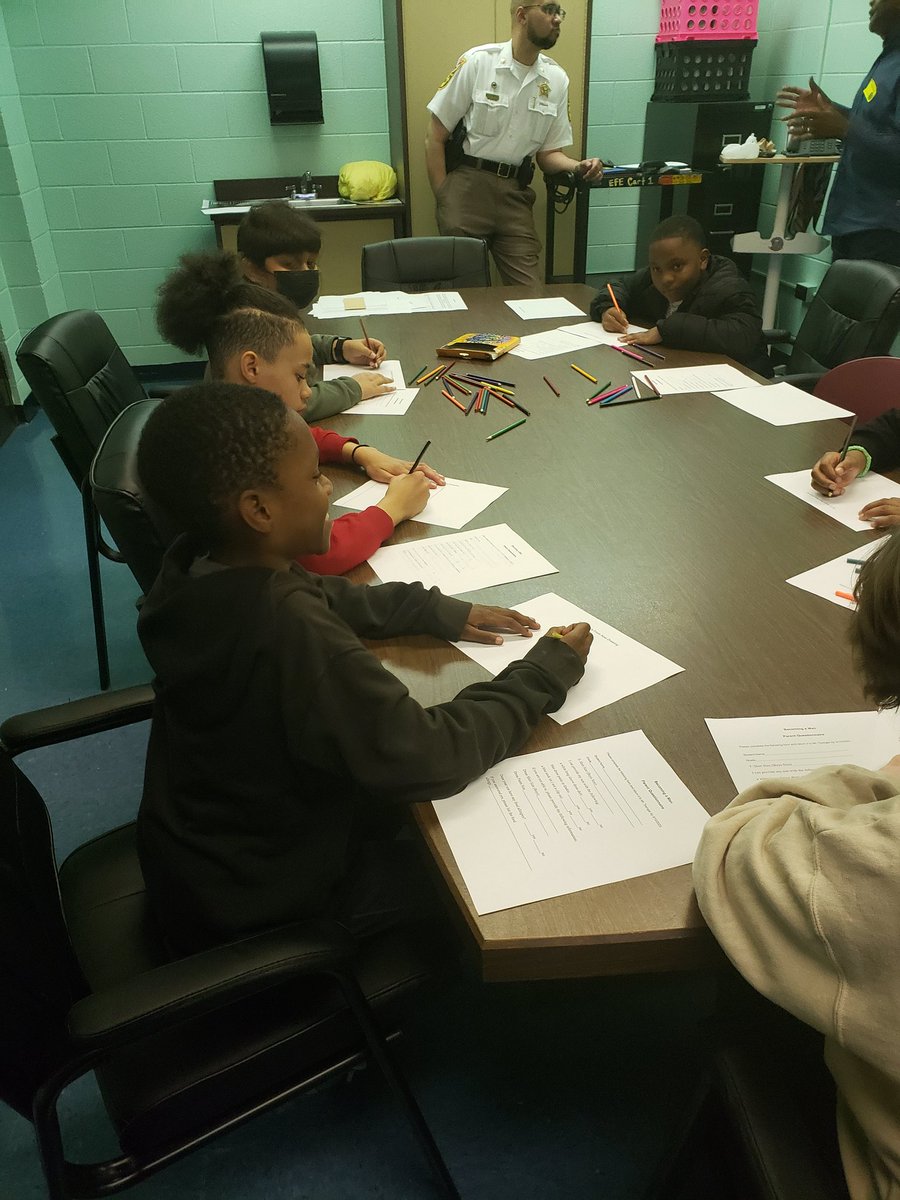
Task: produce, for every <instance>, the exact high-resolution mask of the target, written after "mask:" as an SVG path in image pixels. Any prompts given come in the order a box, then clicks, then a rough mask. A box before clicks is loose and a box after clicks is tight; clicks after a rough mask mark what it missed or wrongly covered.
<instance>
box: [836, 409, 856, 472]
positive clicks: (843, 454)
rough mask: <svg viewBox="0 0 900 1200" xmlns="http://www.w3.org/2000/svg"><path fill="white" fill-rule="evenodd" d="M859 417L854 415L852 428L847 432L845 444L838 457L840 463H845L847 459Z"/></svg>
mask: <svg viewBox="0 0 900 1200" xmlns="http://www.w3.org/2000/svg"><path fill="white" fill-rule="evenodd" d="M857 419H858V418H857V416H856V414H854V416H853V420H852V421H851V422H850V428H849V429H848V430H847V436H846V437H845V438H844V444H843V446H841V453H840V455H839V456H838V462H843V461H844V459H845V458H846V457H847V450H848V448H849V446H850V439H851V438H852V437H853V432H854V430H855V429H856V422H857Z"/></svg>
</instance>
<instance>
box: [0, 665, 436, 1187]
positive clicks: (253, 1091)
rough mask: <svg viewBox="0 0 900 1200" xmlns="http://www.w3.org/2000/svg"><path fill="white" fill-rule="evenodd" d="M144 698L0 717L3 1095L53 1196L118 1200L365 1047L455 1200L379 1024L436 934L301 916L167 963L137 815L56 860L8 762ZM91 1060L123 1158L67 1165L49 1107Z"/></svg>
mask: <svg viewBox="0 0 900 1200" xmlns="http://www.w3.org/2000/svg"><path fill="white" fill-rule="evenodd" d="M151 709H152V693H151V692H150V689H149V688H146V687H143V688H130V689H127V690H125V691H120V692H112V693H106V694H104V695H101V696H96V697H90V698H88V699H86V700H78V701H74V702H72V703H69V704H64V705H60V706H58V707H55V708H49V709H45V710H43V711H40V712H35V713H28V714H25V715H23V716H19V717H13V718H10V719H9V720H7V721H6V722H4V724H3V725H2V726H0V968H2V969H0V1099H2V1100H3V1101H4V1102H5V1103H6V1104H8V1105H9V1106H11V1107H12V1108H14V1109H15V1110H16V1111H17V1112H19V1113H20V1114H21V1115H22V1116H24V1117H26V1118H27V1119H28V1120H31V1121H32V1122H33V1124H34V1129H35V1134H36V1137H37V1143H38V1148H39V1152H40V1155H41V1163H42V1167H43V1171H44V1176H45V1179H46V1183H47V1191H48V1195H49V1197H50V1200H72V1198H75V1197H78V1198H84V1197H99V1196H101V1195H102V1196H107V1195H112V1194H115V1193H117V1192H119V1191H121V1190H123V1189H124V1188H126V1187H128V1186H130V1185H131V1184H134V1183H137V1182H138V1181H140V1180H142V1179H145V1178H146V1177H147V1176H149V1175H150V1174H152V1173H153V1172H155V1171H156V1170H158V1169H159V1168H161V1167H163V1166H166V1165H167V1164H168V1163H170V1162H172V1161H174V1160H175V1159H177V1158H179V1157H181V1156H182V1155H184V1154H186V1153H187V1152H188V1151H190V1150H192V1149H193V1148H194V1147H196V1146H200V1145H203V1144H205V1143H206V1142H208V1141H209V1140H210V1139H211V1138H213V1137H214V1136H216V1135H217V1134H219V1133H222V1132H225V1131H226V1130H228V1129H231V1128H234V1127H235V1126H236V1125H238V1124H241V1123H243V1122H244V1121H245V1120H247V1119H249V1118H250V1117H251V1116H253V1115H255V1114H256V1113H260V1112H265V1111H267V1110H269V1109H270V1108H272V1107H274V1106H275V1105H276V1104H278V1103H280V1102H281V1101H283V1100H286V1099H288V1098H290V1097H292V1096H294V1095H297V1094H298V1093H300V1092H302V1091H304V1090H308V1089H310V1088H312V1087H314V1086H318V1085H321V1084H322V1083H323V1082H325V1081H327V1080H329V1079H331V1078H337V1077H339V1076H341V1075H343V1074H344V1073H346V1072H347V1071H348V1070H349V1069H351V1068H352V1067H353V1066H355V1065H358V1064H359V1063H360V1062H362V1061H363V1060H365V1059H366V1058H367V1057H369V1058H371V1059H372V1060H373V1061H374V1062H375V1063H376V1064H377V1066H378V1068H379V1069H380V1071H381V1072H382V1074H383V1075H384V1077H385V1079H386V1080H387V1082H388V1083H389V1085H390V1088H391V1090H392V1091H393V1093H394V1095H395V1097H396V1098H397V1099H398V1100H399V1101H400V1102H401V1105H402V1106H403V1107H404V1108H405V1111H406V1115H407V1117H408V1118H409V1120H410V1122H411V1124H412V1126H413V1129H414V1131H415V1134H416V1136H417V1138H418V1140H419V1143H420V1145H421V1147H422V1149H423V1150H424V1152H425V1155H426V1156H427V1158H428V1161H429V1164H430V1166H431V1168H432V1171H433V1173H434V1177H435V1180H436V1182H437V1184H438V1185H439V1191H440V1194H441V1195H443V1196H446V1197H451V1198H456V1200H458V1192H457V1191H456V1188H455V1186H454V1184H453V1181H452V1179H451V1177H450V1175H449V1173H448V1171H447V1168H446V1166H445V1164H444V1162H443V1160H442V1158H441V1156H440V1153H439V1151H438V1149H437V1147H436V1145H435V1143H434V1140H433V1139H432V1137H431V1134H430V1131H429V1130H428V1127H427V1125H426V1124H425V1121H424V1119H423V1117H422V1114H421V1112H420V1111H419V1109H418V1107H417V1105H416V1102H415V1100H414V1098H413V1096H412V1094H411V1092H410V1091H409V1088H408V1086H407V1084H406V1082H405V1081H404V1079H403V1077H402V1075H401V1074H400V1073H399V1071H398V1069H397V1067H396V1065H395V1063H394V1061H393V1056H392V1054H391V1052H390V1050H389V1048H388V1046H387V1045H386V1041H387V1040H389V1039H386V1038H385V1036H384V1034H383V1032H382V1029H390V1028H393V1026H392V1025H389V1024H388V1022H389V1021H391V1020H392V1014H394V1015H395V1014H396V1009H397V1008H398V1005H399V1002H400V1001H401V999H402V998H403V997H405V996H407V995H408V994H409V993H410V992H411V990H412V989H414V988H415V987H416V986H417V985H419V984H420V983H421V982H422V981H423V980H424V979H425V978H426V977H427V976H428V975H429V974H431V973H432V972H433V970H434V968H435V966H436V965H439V963H440V959H439V957H438V956H439V953H440V951H439V950H436V948H435V944H434V934H433V931H425V930H422V931H421V932H418V933H417V932H415V931H413V930H404V931H402V932H399V931H398V932H392V933H386V934H383V935H381V936H379V937H376V938H373V939H372V940H371V941H370V942H367V943H365V944H364V945H361V946H357V944H356V943H355V942H354V940H353V938H351V937H350V936H349V935H348V934H347V932H346V931H345V930H344V929H343V928H342V927H341V926H339V925H337V924H334V923H329V922H303V923H300V924H295V925H289V926H284V927H282V928H279V929H273V930H271V931H269V932H266V933H260V934H258V935H256V936H254V937H247V938H243V939H242V940H240V941H237V942H234V943H231V944H229V945H225V946H221V947H218V948H215V949H212V950H208V951H205V952H203V953H199V954H194V955H192V956H190V957H188V958H179V959H172V957H171V955H170V954H169V952H168V951H167V949H166V947H165V945H164V944H163V941H162V939H161V937H160V935H159V933H158V931H157V929H156V926H155V925H154V922H153V919H152V916H151V914H150V912H149V909H148V903H147V897H146V894H145V891H144V881H143V877H142V875H141V870H140V865H139V862H138V857H137V851H136V847H135V827H134V825H133V824H129V825H124V826H122V827H120V828H118V829H113V830H111V831H110V832H108V833H106V834H103V835H102V836H100V837H98V838H95V839H94V840H93V841H90V842H88V843H86V844H85V845H83V846H80V847H79V848H78V849H77V850H75V851H74V852H73V853H72V854H70V855H69V857H68V858H67V859H66V860H65V861H64V862H63V863H62V865H61V866H60V867H59V869H58V870H57V866H56V862H55V857H54V851H53V834H52V829H51V825H50V819H49V816H48V813H47V809H46V807H45V805H44V803H43V801H42V799H41V797H40V796H39V795H38V793H37V791H36V790H35V788H34V787H33V786H32V785H31V783H30V782H29V781H28V780H27V779H26V777H25V776H24V775H23V774H22V773H21V771H20V770H19V769H18V767H17V766H16V765H15V763H14V762H13V757H14V756H15V755H16V754H19V753H22V752H24V751H27V750H34V749H36V748H40V747H42V746H47V745H52V744H56V743H62V742H67V741H69V740H72V739H74V738H79V737H82V736H85V735H88V734H93V733H98V732H101V731H104V730H108V729H115V728H119V727H122V726H125V725H129V724H132V723H134V722H136V721H143V720H146V719H147V718H148V717H149V716H150V713H151ZM370 1006H371V1007H370ZM372 1007H377V1008H378V1010H379V1022H378V1024H376V1021H375V1019H374V1017H373V1014H372V1011H371V1008H372ZM379 1026H380V1027H381V1028H379ZM92 1071H93V1072H95V1074H96V1078H97V1081H98V1083H99V1086H100V1091H101V1094H102V1096H103V1100H104V1103H105V1106H106V1110H107V1113H108V1115H109V1117H110V1120H111V1122H112V1125H113V1128H114V1130H115V1132H116V1135H117V1138H118V1141H119V1146H120V1151H121V1152H120V1154H119V1155H118V1156H117V1157H116V1158H114V1159H111V1160H109V1161H106V1162H103V1163H72V1162H68V1161H67V1160H66V1158H65V1154H64V1149H63V1144H62V1139H61V1136H60V1128H59V1123H58V1117H57V1102H58V1100H59V1097H60V1094H61V1093H62V1091H63V1089H64V1088H65V1087H66V1086H67V1085H68V1084H69V1083H71V1082H72V1081H73V1080H75V1079H77V1078H79V1077H80V1076H82V1075H85V1074H87V1073H89V1072H92ZM297 1117H298V1120H299V1121H302V1112H300V1111H298V1114H297ZM423 1194H424V1192H423Z"/></svg>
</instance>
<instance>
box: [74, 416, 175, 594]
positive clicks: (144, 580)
mask: <svg viewBox="0 0 900 1200" xmlns="http://www.w3.org/2000/svg"><path fill="white" fill-rule="evenodd" d="M160 403H161V401H159V400H137V401H136V402H135V403H134V404H130V405H129V406H128V408H126V409H125V410H124V411H123V412H121V413H120V414H119V415H118V417H116V419H115V420H114V421H113V423H112V424H111V425H110V427H109V429H108V430H107V431H106V434H105V436H104V438H103V441H102V442H101V443H100V445H99V447H98V448H97V453H96V454H95V455H94V461H93V462H92V463H91V469H90V485H91V492H92V495H93V497H94V507H95V508H96V510H97V512H98V513H99V514H100V516H101V517H102V518H103V521H104V522H105V524H106V528H107V529H108V530H109V532H110V534H111V536H112V539H113V541H114V542H115V543H116V546H117V547H118V549H119V553H120V554H121V555H122V557H123V558H124V559H125V561H126V562H127V563H128V566H129V567H130V568H131V571H132V574H133V575H134V577H135V579H136V580H137V581H138V583H139V584H140V586H141V588H142V590H143V591H144V592H148V591H149V590H150V588H151V587H152V586H153V582H154V580H155V579H156V576H157V575H158V574H159V568H160V564H161V563H162V557H163V554H165V552H166V550H167V548H168V547H169V545H170V544H171V543H172V542H173V541H174V540H175V538H176V537H177V536H178V534H179V533H180V532H181V531H180V530H178V529H176V528H174V526H173V525H172V523H171V522H170V521H169V520H168V519H167V518H166V517H165V515H164V514H163V513H162V512H161V511H160V510H159V508H158V507H157V506H156V505H154V504H153V502H152V500H151V499H150V497H149V496H148V495H147V494H146V492H145V491H144V488H143V485H142V484H141V480H140V476H139V475H138V471H137V448H138V442H139V441H140V437H141V432H142V431H143V428H144V426H145V425H146V424H147V421H148V420H149V418H150V415H151V413H152V412H153V411H154V410H155V409H156V407H157V405H158V404H160Z"/></svg>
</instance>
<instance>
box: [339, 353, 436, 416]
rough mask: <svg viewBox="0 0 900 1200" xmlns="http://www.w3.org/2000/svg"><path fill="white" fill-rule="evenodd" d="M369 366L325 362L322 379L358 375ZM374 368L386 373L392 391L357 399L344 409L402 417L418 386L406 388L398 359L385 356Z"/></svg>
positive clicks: (366, 414)
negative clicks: (392, 385) (392, 387)
mask: <svg viewBox="0 0 900 1200" xmlns="http://www.w3.org/2000/svg"><path fill="white" fill-rule="evenodd" d="M371 369H372V368H371V367H355V366H350V365H348V364H347V363H327V364H326V365H325V366H324V367H323V368H322V378H323V379H346V378H347V377H348V376H349V377H351V378H352V377H353V376H354V375H359V374H360V372H361V371H369V370H371ZM376 370H377V371H378V373H379V374H380V375H388V376H390V378H391V381H392V382H393V384H394V391H392V392H386V393H385V394H384V395H383V396H372V398H371V399H370V400H359V401H357V403H356V404H354V405H353V407H352V408H348V409H345V410H344V411H345V412H348V413H360V414H361V415H365V416H368V417H402V416H403V415H404V413H405V412H406V411H407V409H408V408H409V406H410V405H411V404H412V402H413V400H415V398H416V396H417V395H418V394H419V389H418V388H408V387H407V386H406V380H405V379H404V378H403V367H402V366H401V365H400V360H399V359H396V358H386V359H385V360H384V362H383V363H382V364H381V366H380V367H377V368H376Z"/></svg>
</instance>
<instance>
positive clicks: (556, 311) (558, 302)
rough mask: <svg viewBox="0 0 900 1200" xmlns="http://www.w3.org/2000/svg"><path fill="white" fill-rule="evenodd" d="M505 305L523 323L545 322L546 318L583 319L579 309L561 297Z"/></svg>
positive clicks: (511, 301) (512, 302) (513, 301)
mask: <svg viewBox="0 0 900 1200" xmlns="http://www.w3.org/2000/svg"><path fill="white" fill-rule="evenodd" d="M506 304H507V306H508V307H509V308H511V309H512V310H513V312H514V313H515V314H516V316H517V317H521V318H522V320H523V321H537V320H539V319H540V318H542V317H543V318H544V319H545V320H546V319H547V318H548V317H583V316H584V313H583V312H582V311H581V309H580V308H576V306H575V305H574V304H573V303H572V301H571V300H566V299H565V298H564V297H562V296H547V297H542V298H541V299H540V300H507V301H506Z"/></svg>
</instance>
